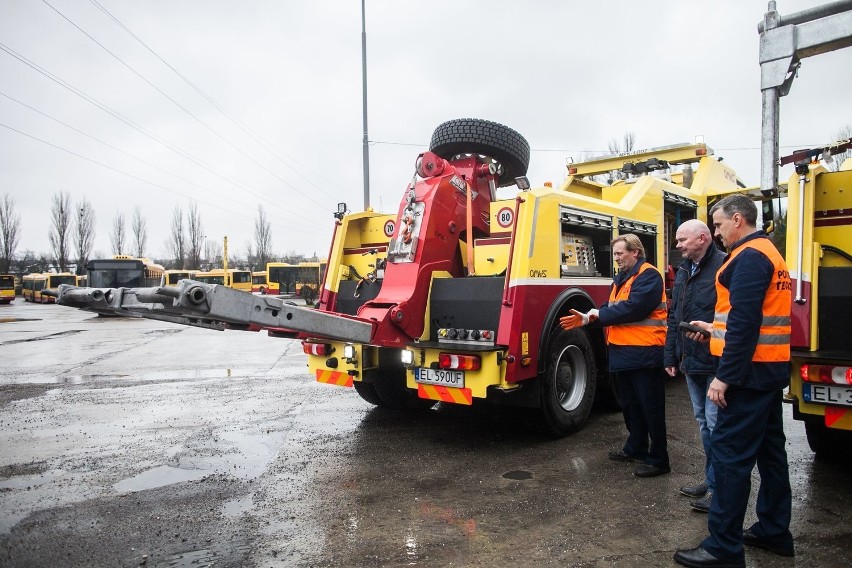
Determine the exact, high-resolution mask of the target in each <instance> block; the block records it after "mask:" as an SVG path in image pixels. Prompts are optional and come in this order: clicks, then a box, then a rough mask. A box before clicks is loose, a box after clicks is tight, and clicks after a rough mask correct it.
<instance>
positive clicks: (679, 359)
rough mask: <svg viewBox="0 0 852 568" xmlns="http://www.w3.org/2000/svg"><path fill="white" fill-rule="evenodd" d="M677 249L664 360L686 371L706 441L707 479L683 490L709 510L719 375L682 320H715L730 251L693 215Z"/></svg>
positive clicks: (704, 345)
mask: <svg viewBox="0 0 852 568" xmlns="http://www.w3.org/2000/svg"><path fill="white" fill-rule="evenodd" d="M675 238H676V240H677V249H678V250H679V251H680V252H681V254H682V255H683V259H684V260H683V263H682V264H681V265H680V268H679V269H678V271H677V275H676V276H675V283H674V288H673V290H672V301H671V306H670V307H669V317H668V333H667V334H666V348H665V353H664V356H663V365H664V366H665V368H666V372H667V373H668V374H669V375H670V376H672V377H674V376H675V375H677V371H678V369H680V371H681V372H682V373H683V374H684V375H685V376H686V385H687V388H688V389H689V398H690V399H691V400H692V414H693V415H694V416H695V420H696V421H697V422H698V427H699V430H700V432H701V442H702V444H703V446H704V457H705V462H704V481H702V482H701V483H698V484H697V485H685V486H683V487H681V488H680V492H681V493H682V494H683V495H686V496H687V497H692V498H693V501H691V502H690V504H689V505H690V507H692V508H693V509H694V510H696V511H700V512H702V513H706V512H708V511H709V510H710V503H711V500H712V499H713V490H714V486H715V482H714V478H713V467H712V466H711V463H710V458H711V455H712V448H711V447H710V433H711V432H712V431H713V427H714V425H715V424H716V412H717V407H716V405H715V404H713V403H712V402H711V401H710V400H709V399H708V398H707V387H708V386H709V385H710V382H711V381H712V380H713V377H715V376H716V363H715V360H714V358H713V357H712V356H711V355H710V348H709V345H708V344H707V343H700V342H698V341H692V340H690V339H686V338H685V337H684V334H683V332H682V331H681V330H679V329H678V324H679V323H680V322H682V321H685V322H690V321H695V320H699V321H712V320H713V314H714V308H715V306H716V272H717V271H718V270H719V267H720V266H722V263H723V262H724V260H725V255H724V253H722V251H720V250H719V249H718V248H716V245H715V244H714V243H713V237H712V235H711V234H710V228H709V227H708V226H707V224H706V223H705V222H704V221H699V220H698V219H691V220H689V221H686V222H684V223H683V224H682V225H681V226H680V227H678V229H677V233H676V235H675Z"/></svg>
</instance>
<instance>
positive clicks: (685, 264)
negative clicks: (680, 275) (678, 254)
mask: <svg viewBox="0 0 852 568" xmlns="http://www.w3.org/2000/svg"><path fill="white" fill-rule="evenodd" d="M721 252H722V251H720V250H719V249H718V248H716V243H714V242H713V241H710V246H709V247H707V250H706V251H704V256H702V257H701V260H699V261H698V268H703V267H704V266H705V265H706V264H707V263H708V262H710V258H712V257H713V255H714V254H716V253H721ZM680 267H681V268H683V269H685V270H687V271H689V270H690V269H691V268H692V261H691V260H689V259H688V258H685V259H683V262H681V263H680Z"/></svg>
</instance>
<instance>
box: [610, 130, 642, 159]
mask: <svg viewBox="0 0 852 568" xmlns="http://www.w3.org/2000/svg"><path fill="white" fill-rule="evenodd" d="M635 145H636V133H634V132H630V131H626V132H625V133H624V135H623V136H622V138H621V141H618V140H616V139H615V138H610V140H609V143H608V144H607V148H609V153H610V154H612V155H613V156H617V155H619V154H621V153H623V152H630V151H631V150H633V147H634V146H635Z"/></svg>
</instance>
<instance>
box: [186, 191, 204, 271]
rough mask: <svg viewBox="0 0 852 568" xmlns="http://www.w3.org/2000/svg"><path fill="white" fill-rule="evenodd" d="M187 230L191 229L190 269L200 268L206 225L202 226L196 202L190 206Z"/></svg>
mask: <svg viewBox="0 0 852 568" xmlns="http://www.w3.org/2000/svg"><path fill="white" fill-rule="evenodd" d="M187 228H188V229H189V253H188V256H189V264H190V268H198V267H199V266H201V247H203V246H204V225H202V224H201V214H200V213H199V212H198V204H197V203H195V202H194V201H193V202H191V203H190V204H189V213H187Z"/></svg>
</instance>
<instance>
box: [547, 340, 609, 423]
mask: <svg viewBox="0 0 852 568" xmlns="http://www.w3.org/2000/svg"><path fill="white" fill-rule="evenodd" d="M547 344H548V348H547V367H546V368H545V371H544V375H543V376H540V377H539V383H540V388H541V407H540V409H539V411H540V412H539V415H540V418H539V420H540V423H541V426H542V427H544V428H543V429H545V431H547V432H549V433H551V434H553V435H555V436H566V435H568V434H571V433H572V432H576V431H577V430H580V429H581V428H582V427H583V426H584V425H585V424H586V421H587V420H588V418H589V413H590V412H591V410H592V404H593V403H594V400H595V384H596V383H595V377H596V369H595V356H594V352H593V351H592V345H591V343H590V342H589V338H588V336H587V335H586V332H585V331H584V330H582V329H572V330H570V331H566V330H563V329H557V330H556V331H554V332H553V333H552V334H551V336H550V338H549V340H548V343H547Z"/></svg>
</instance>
